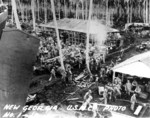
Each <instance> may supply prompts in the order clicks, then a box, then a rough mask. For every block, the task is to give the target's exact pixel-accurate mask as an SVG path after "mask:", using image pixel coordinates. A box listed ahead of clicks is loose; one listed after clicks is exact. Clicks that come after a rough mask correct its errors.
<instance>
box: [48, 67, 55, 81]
mask: <svg viewBox="0 0 150 118" xmlns="http://www.w3.org/2000/svg"><path fill="white" fill-rule="evenodd" d="M53 78H54V79H56V73H55V68H54V67H53V68H52V70H51V76H50V78H49V81H51V80H52V79H53Z"/></svg>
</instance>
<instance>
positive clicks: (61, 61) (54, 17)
mask: <svg viewBox="0 0 150 118" xmlns="http://www.w3.org/2000/svg"><path fill="white" fill-rule="evenodd" d="M51 7H52V12H53V19H54V24H55V30H56V36H57V37H56V38H57V43H58V47H59V56H60V63H61V67H62V68H63V69H65V67H64V62H63V55H62V50H61V44H60V37H59V31H58V25H57V21H56V15H55V7H54V1H53V0H51Z"/></svg>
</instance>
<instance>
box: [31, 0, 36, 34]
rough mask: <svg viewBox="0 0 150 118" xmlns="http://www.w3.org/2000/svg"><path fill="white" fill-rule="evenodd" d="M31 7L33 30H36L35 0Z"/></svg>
mask: <svg viewBox="0 0 150 118" xmlns="http://www.w3.org/2000/svg"><path fill="white" fill-rule="evenodd" d="M31 9H32V20H33V31H35V0H32V1H31Z"/></svg>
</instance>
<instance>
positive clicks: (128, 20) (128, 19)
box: [127, 0, 130, 23]
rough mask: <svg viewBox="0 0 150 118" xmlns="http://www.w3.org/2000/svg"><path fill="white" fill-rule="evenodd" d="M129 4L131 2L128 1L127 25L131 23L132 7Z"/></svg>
mask: <svg viewBox="0 0 150 118" xmlns="http://www.w3.org/2000/svg"><path fill="white" fill-rule="evenodd" d="M129 4H130V0H129V1H128V3H127V5H128V12H127V15H128V18H127V23H129V22H130V15H129V14H130V7H129Z"/></svg>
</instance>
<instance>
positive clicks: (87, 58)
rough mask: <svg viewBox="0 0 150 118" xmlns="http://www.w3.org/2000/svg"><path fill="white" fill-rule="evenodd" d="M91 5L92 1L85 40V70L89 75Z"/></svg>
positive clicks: (91, 1) (91, 0)
mask: <svg viewBox="0 0 150 118" xmlns="http://www.w3.org/2000/svg"><path fill="white" fill-rule="evenodd" d="M92 4H93V0H90V8H89V18H88V22H87V40H86V66H87V69H88V71H89V73H91V71H90V67H89V62H90V59H89V36H90V33H89V30H90V23H91V14H92Z"/></svg>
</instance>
